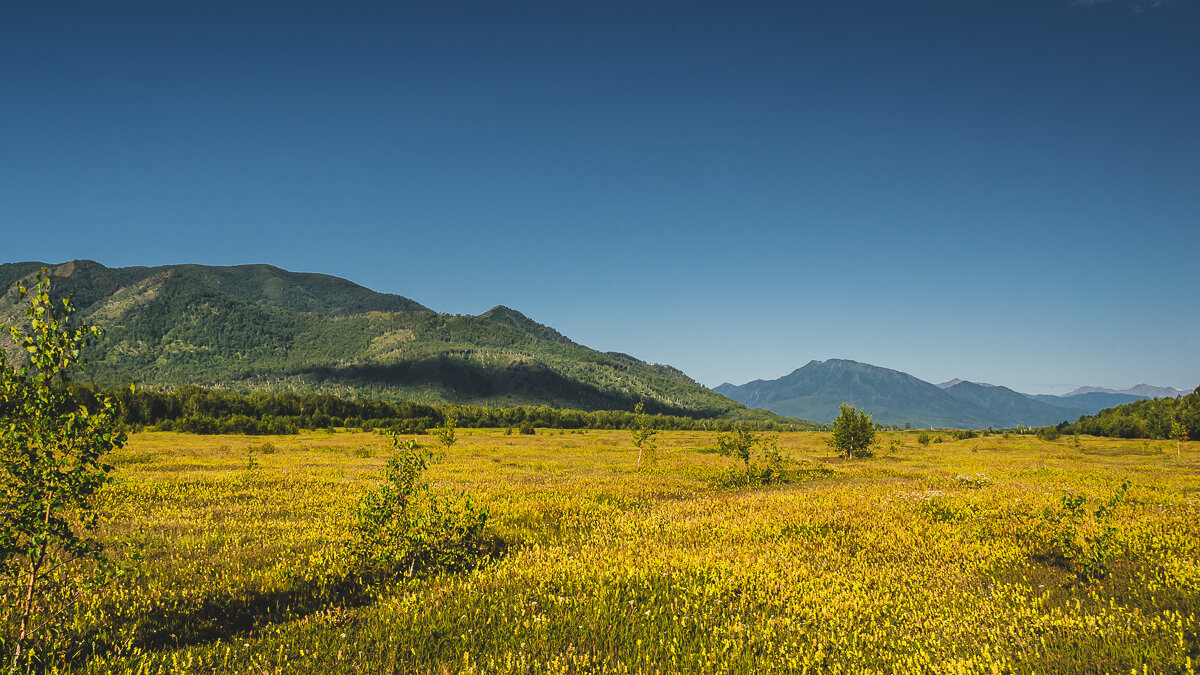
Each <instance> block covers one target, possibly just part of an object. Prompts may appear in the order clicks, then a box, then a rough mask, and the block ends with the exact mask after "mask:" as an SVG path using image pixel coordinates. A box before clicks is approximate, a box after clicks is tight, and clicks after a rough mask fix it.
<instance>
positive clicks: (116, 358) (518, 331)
mask: <svg viewBox="0 0 1200 675" xmlns="http://www.w3.org/2000/svg"><path fill="white" fill-rule="evenodd" d="M43 266H45V267H48V268H49V273H50V275H51V284H52V286H51V292H52V294H53V295H54V296H56V297H63V296H67V295H72V296H74V300H75V306H76V308H77V309H78V315H79V316H81V317H82V318H84V319H85V320H87V321H88V322H89V323H91V324H93V325H95V326H97V327H99V328H101V329H102V330H103V331H104V336H103V338H102V339H101V340H100V341H99V342H98V343H97V344H96V345H94V346H93V347H91V348H89V349H90V352H91V353H90V354H89V361H90V364H89V366H88V371H87V375H88V377H89V378H90V379H92V380H93V381H95V382H97V383H99V384H104V385H114V386H120V385H124V384H128V383H130V382H134V383H137V384H139V385H140V386H151V387H161V386H180V385H184V384H197V385H202V386H219V387H225V388H230V389H235V390H243V391H299V392H309V391H318V392H325V393H333V394H339V395H348V396H370V397H376V398H382V399H385V400H393V401H399V400H415V401H421V402H450V403H470V404H477V405H550V406H554V407H562V408H577V409H584V410H604V409H631V408H632V407H633V405H634V403H636V402H637V401H639V400H643V399H644V400H645V402H646V408H647V410H648V411H651V412H663V413H669V414H680V415H693V416H725V417H754V418H761V417H762V415H763V414H764V413H763V412H762V411H751V410H749V409H747V408H746V407H745V406H743V405H742V404H740V403H737V402H735V401H733V400H730V399H728V398H726V397H724V396H722V395H720V394H717V393H714V392H713V391H711V390H709V389H707V388H705V387H703V386H701V385H700V384H698V383H696V382H695V381H693V380H692V379H691V378H689V377H687V376H686V375H684V374H683V373H682V372H680V371H679V370H677V369H675V368H672V367H670V366H664V365H657V364H649V363H646V362H644V361H640V360H638V359H636V358H633V357H632V356H628V355H625V354H618V353H601V352H598V351H595V350H592V349H589V348H587V347H584V346H582V345H579V344H576V343H575V342H573V341H571V340H570V339H568V338H567V337H565V336H563V335H562V334H561V333H559V332H558V331H555V330H554V329H552V328H550V327H548V326H545V325H542V324H540V323H537V322H536V321H533V320H532V319H530V318H529V317H526V316H525V315H524V314H521V313H520V312H518V311H516V310H514V309H510V308H508V307H503V306H499V307H494V308H492V309H491V310H488V311H487V312H485V313H483V314H481V315H478V316H469V315H466V316H460V315H447V314H440V313H438V312H435V311H433V310H431V309H429V308H427V307H425V306H423V305H421V304H420V303H417V302H415V301H413V300H410V299H408V298H404V297H401V296H399V295H391V294H387V293H378V292H375V291H372V290H370V289H367V288H364V287H362V286H359V285H357V284H354V283H352V282H350V281H347V280H345V279H340V278H337V277H332V276H328V275H323V274H307V273H297V272H289V271H287V270H282V269H279V268H277V267H271V266H269V265H240V266H236V267H210V266H203V265H168V266H163V267H125V268H109V267H105V266H104V265H101V264H99V263H96V262H92V261H87V260H77V261H72V262H69V263H65V264H61V265H44V264H43V263H37V262H26V263H10V264H4V265H0V288H4V289H6V291H5V292H4V293H3V294H2V295H0V323H14V322H16V320H17V319H19V317H20V312H21V308H20V307H18V306H17V305H16V299H17V296H16V291H15V290H14V284H15V282H17V281H18V280H27V279H30V278H31V276H32V275H33V274H35V273H36V272H37V270H38V269H40V268H41V267H43ZM0 339H3V338H0ZM0 345H4V343H2V342H0ZM7 346H9V347H11V345H7Z"/></svg>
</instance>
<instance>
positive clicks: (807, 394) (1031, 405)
mask: <svg viewBox="0 0 1200 675" xmlns="http://www.w3.org/2000/svg"><path fill="white" fill-rule="evenodd" d="M944 385H945V388H942V387H939V386H937V385H933V384H930V383H928V382H925V381H924V380H920V379H917V378H915V377H913V376H911V375H909V374H907V373H902V372H899V371H896V370H891V369H889V368H881V367H879V366H873V365H870V364H866V363H859V362H857V361H847V360H842V359H830V360H827V361H812V362H810V363H808V365H806V366H804V367H803V368H799V369H797V370H795V371H793V372H792V373H790V374H788V375H785V376H784V377H781V378H779V379H777V380H755V381H754V382H749V383H747V384H744V385H741V386H735V385H732V384H723V385H721V386H719V387H716V389H715V391H717V392H719V393H722V394H725V395H726V396H728V397H730V398H732V399H734V400H736V401H740V402H742V403H745V404H746V405H749V406H753V407H762V408H765V409H767V410H770V411H772V412H775V413H778V414H780V415H786V416H791V417H801V418H803V419H810V420H814V421H818V422H830V421H832V420H833V419H834V418H835V417H836V416H837V414H838V408H839V406H840V405H841V404H842V403H853V404H855V405H857V406H859V407H860V408H862V409H864V410H866V411H867V412H868V413H869V414H870V415H871V417H872V418H873V419H874V420H875V421H876V422H880V423H882V424H901V425H902V424H905V423H911V424H913V425H914V426H918V427H928V426H933V427H957V428H974V429H979V428H985V427H1014V426H1018V425H1020V424H1026V425H1029V426H1041V425H1047V424H1057V423H1058V422H1061V421H1063V420H1067V419H1074V418H1077V417H1079V415H1081V414H1083V411H1081V410H1074V411H1072V410H1066V409H1063V408H1056V407H1054V406H1050V405H1048V404H1045V403H1041V402H1038V401H1034V400H1032V399H1030V398H1028V397H1026V396H1025V395H1023V394H1019V393H1017V392H1015V391H1012V390H1011V389H1008V388H1006V387H996V386H991V385H980V384H975V383H972V382H964V381H961V380H958V381H954V380H952V381H951V382H947V383H944Z"/></svg>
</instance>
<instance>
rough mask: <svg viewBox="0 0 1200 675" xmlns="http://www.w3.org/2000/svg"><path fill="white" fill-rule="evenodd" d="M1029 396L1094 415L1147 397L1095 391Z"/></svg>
mask: <svg viewBox="0 0 1200 675" xmlns="http://www.w3.org/2000/svg"><path fill="white" fill-rule="evenodd" d="M1030 398H1032V399H1034V400H1037V401H1041V402H1042V403H1049V404H1050V405H1053V406H1058V407H1061V408H1070V409H1072V410H1082V411H1083V414H1085V415H1095V414H1096V413H1098V412H1100V411H1101V410H1104V409H1105V408H1111V407H1113V406H1116V405H1122V404H1125V403H1132V402H1134V401H1140V400H1142V399H1144V398H1148V397H1146V396H1137V395H1135V394H1117V393H1109V392H1100V391H1095V392H1089V393H1086V394H1067V395H1066V396H1053V395H1050V394H1034V395H1032V396H1030ZM1072 419H1074V418H1072Z"/></svg>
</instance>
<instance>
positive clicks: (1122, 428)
mask: <svg viewBox="0 0 1200 675" xmlns="http://www.w3.org/2000/svg"><path fill="white" fill-rule="evenodd" d="M1057 428H1058V431H1059V432H1061V433H1064V434H1087V435H1089V436H1110V437H1112V438H1178V437H1180V436H1181V435H1182V436H1184V437H1186V439H1189V440H1193V441H1200V387H1196V389H1195V391H1193V392H1192V393H1190V394H1187V395H1186V396H1180V397H1179V398H1153V399H1147V400H1144V401H1134V402H1133V403H1126V404H1124V405H1118V406H1114V407H1112V408H1107V409H1105V410H1101V411H1100V412H1098V413H1096V414H1095V415H1085V416H1083V417H1081V418H1079V421H1077V422H1073V423H1071V424H1060V425H1059V426H1058V427H1057Z"/></svg>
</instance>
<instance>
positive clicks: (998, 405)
mask: <svg viewBox="0 0 1200 675" xmlns="http://www.w3.org/2000/svg"><path fill="white" fill-rule="evenodd" d="M944 391H945V392H946V393H947V394H950V395H951V396H953V397H955V398H957V399H959V400H960V401H966V402H968V403H971V404H973V405H976V406H978V407H979V408H981V409H982V410H983V411H985V412H986V414H987V415H988V419H989V420H991V421H990V423H989V426H995V427H1001V428H1008V427H1015V426H1019V425H1021V424H1025V425H1027V426H1031V427H1041V426H1046V425H1050V424H1058V423H1059V422H1064V421H1068V420H1075V419H1079V417H1081V416H1082V415H1085V414H1086V411H1085V410H1082V409H1079V408H1069V407H1066V406H1051V405H1048V404H1046V403H1043V402H1041V401H1036V400H1034V399H1032V398H1029V397H1028V396H1026V395H1025V394H1021V393H1018V392H1015V391H1013V390H1012V389H1009V388H1008V387H1000V386H996V385H983V384H976V383H974V382H959V383H958V384H955V385H954V386H951V387H947V388H946V389H944Z"/></svg>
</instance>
